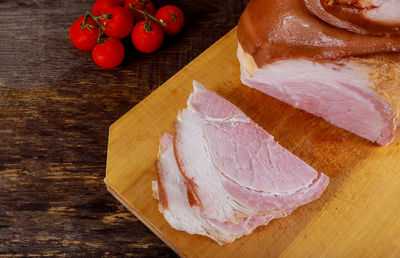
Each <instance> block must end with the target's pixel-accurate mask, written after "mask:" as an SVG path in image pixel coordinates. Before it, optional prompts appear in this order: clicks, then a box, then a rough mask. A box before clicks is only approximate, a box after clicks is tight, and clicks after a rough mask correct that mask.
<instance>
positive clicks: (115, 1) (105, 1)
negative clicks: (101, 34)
mask: <svg viewBox="0 0 400 258" xmlns="http://www.w3.org/2000/svg"><path fill="white" fill-rule="evenodd" d="M119 5H120V2H119V0H97V1H96V2H95V3H94V5H93V9H92V13H93V15H94V16H100V15H102V14H106V13H107V12H108V11H109V10H110V9H111V8H113V7H115V6H119Z"/></svg>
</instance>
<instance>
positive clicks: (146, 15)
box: [129, 4, 167, 27]
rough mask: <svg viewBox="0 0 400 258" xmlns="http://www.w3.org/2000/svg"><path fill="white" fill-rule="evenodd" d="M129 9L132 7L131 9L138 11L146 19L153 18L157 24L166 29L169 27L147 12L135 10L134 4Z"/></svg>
mask: <svg viewBox="0 0 400 258" xmlns="http://www.w3.org/2000/svg"><path fill="white" fill-rule="evenodd" d="M129 7H130V8H131V9H133V10H136V11H138V12H139V13H141V14H143V15H144V17H145V18H147V17H148V18H151V19H152V20H154V21H155V22H157V23H158V24H160V25H161V26H164V27H166V26H167V24H166V23H164V22H162V21H160V20H159V19H157V18H156V17H154V16H153V15H151V14H149V13H148V12H145V11H142V10H140V9H137V8H135V7H134V4H130V5H129ZM146 20H147V19H146Z"/></svg>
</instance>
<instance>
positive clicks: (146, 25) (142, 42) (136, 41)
mask: <svg viewBox="0 0 400 258" xmlns="http://www.w3.org/2000/svg"><path fill="white" fill-rule="evenodd" d="M163 40H164V33H163V31H162V29H161V26H160V25H158V24H157V23H155V22H146V21H140V22H138V23H136V25H135V27H133V31H132V43H133V45H134V46H135V47H136V49H137V50H139V51H141V52H143V53H152V52H154V51H156V50H157V49H159V48H160V47H161V44H162V43H163Z"/></svg>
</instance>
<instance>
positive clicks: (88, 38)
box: [69, 16, 99, 51]
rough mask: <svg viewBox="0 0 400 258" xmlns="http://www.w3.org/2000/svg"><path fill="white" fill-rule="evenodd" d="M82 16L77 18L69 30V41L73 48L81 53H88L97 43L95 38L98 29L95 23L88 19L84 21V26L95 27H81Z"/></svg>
mask: <svg viewBox="0 0 400 258" xmlns="http://www.w3.org/2000/svg"><path fill="white" fill-rule="evenodd" d="M84 19H85V17H84V16H82V17H79V18H78V19H77V20H76V21H75V22H74V23H73V24H72V26H71V28H70V29H69V39H70V40H71V42H72V44H74V46H75V47H76V48H77V49H79V50H82V51H90V50H92V49H93V48H94V46H95V45H96V43H97V36H98V34H99V28H98V25H97V23H96V22H95V21H94V20H93V19H92V18H90V17H88V19H87V20H86V24H88V25H91V26H95V28H91V27H86V28H83V29H82V27H81V24H83V20H84Z"/></svg>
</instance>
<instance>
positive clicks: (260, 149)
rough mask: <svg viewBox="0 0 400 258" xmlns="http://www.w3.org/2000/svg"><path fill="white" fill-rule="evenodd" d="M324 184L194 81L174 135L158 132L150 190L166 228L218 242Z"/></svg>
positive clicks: (280, 213) (284, 210)
mask: <svg viewBox="0 0 400 258" xmlns="http://www.w3.org/2000/svg"><path fill="white" fill-rule="evenodd" d="M328 183H329V178H328V177H327V176H326V175H324V174H322V173H321V174H320V173H318V172H317V171H315V170H314V169H313V168H311V167H310V166H308V165H307V164H306V163H305V162H303V161H302V160H300V159H299V158H297V157H296V156H295V155H293V154H292V153H290V152H289V151H288V150H286V149H284V148H283V147H282V146H280V145H279V144H278V143H277V142H275V141H274V140H273V137H272V136H271V135H269V134H268V133H267V132H266V131H264V130H263V129H262V128H261V127H259V126H258V125H257V124H256V123H255V122H253V121H252V120H251V119H250V118H249V117H247V116H246V115H245V114H244V113H243V112H242V111H240V110H239V109H238V108H237V107H236V106H234V105H233V104H231V103H230V102H229V101H227V100H226V99H224V98H222V97H220V96H219V95H217V94H216V93H214V92H212V91H209V90H207V89H205V88H204V87H203V86H202V85H201V84H199V83H197V82H194V92H193V93H192V94H191V95H190V97H189V99H188V102H187V108H186V109H184V110H182V111H181V112H180V113H179V115H178V119H177V121H176V123H175V133H174V136H171V135H168V134H164V135H163V136H162V137H161V140H160V148H159V159H158V162H157V181H156V182H153V191H154V193H155V196H156V197H157V198H158V199H159V201H160V202H159V210H160V211H161V212H162V213H163V215H164V217H165V219H166V220H167V221H168V222H169V224H170V225H171V226H172V227H174V228H175V229H178V230H183V231H186V232H188V233H190V234H201V235H205V236H208V237H210V238H212V239H214V240H215V241H217V242H218V243H220V244H223V243H228V242H232V241H233V240H235V239H236V238H238V237H241V236H243V235H246V234H249V233H251V232H252V231H253V230H254V229H255V228H256V227H258V226H260V225H266V224H267V223H268V222H269V221H271V220H272V219H275V218H279V217H284V216H287V215H288V214H290V213H291V212H292V211H293V210H294V209H295V208H297V207H299V206H300V205H303V204H306V203H309V202H311V201H313V200H315V199H317V198H319V196H320V195H321V194H322V192H323V191H324V190H325V188H326V186H327V185H328Z"/></svg>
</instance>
